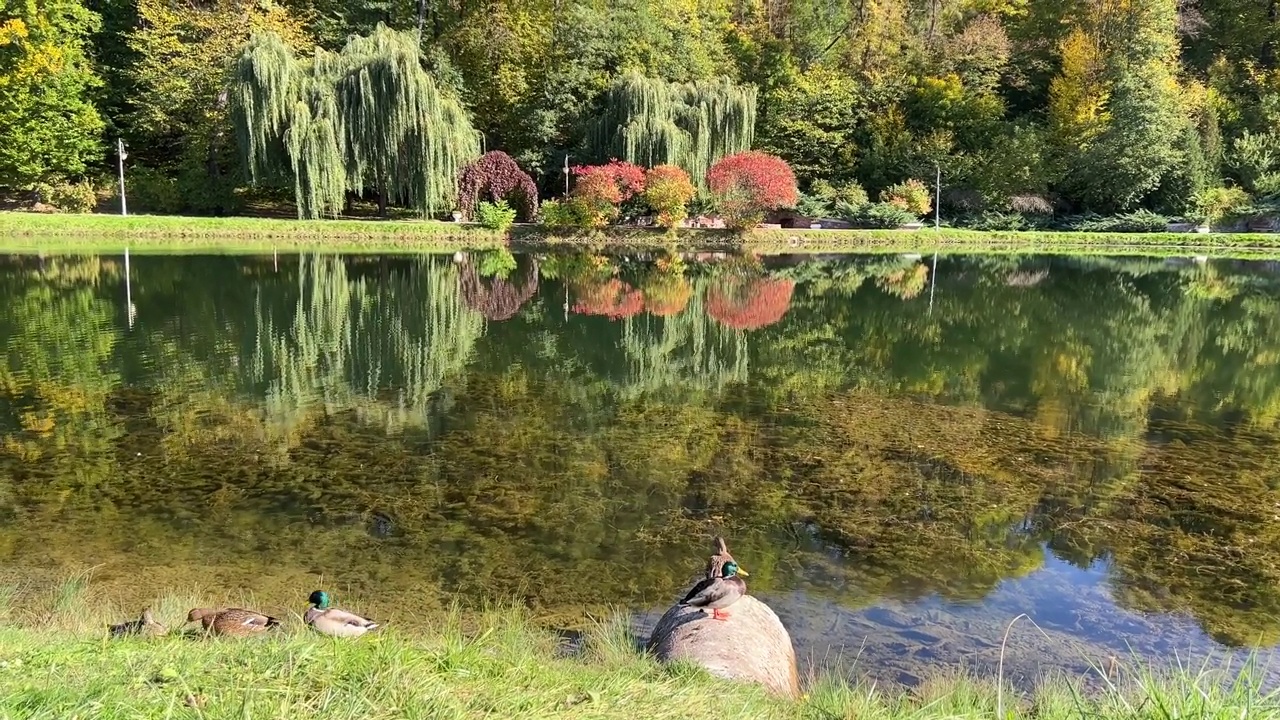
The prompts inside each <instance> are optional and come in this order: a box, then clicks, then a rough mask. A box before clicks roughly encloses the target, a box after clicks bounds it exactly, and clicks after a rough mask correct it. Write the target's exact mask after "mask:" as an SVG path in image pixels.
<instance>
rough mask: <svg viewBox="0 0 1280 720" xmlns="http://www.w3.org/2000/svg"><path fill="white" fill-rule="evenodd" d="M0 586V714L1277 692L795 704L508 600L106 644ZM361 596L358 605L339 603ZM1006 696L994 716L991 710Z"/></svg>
mask: <svg viewBox="0 0 1280 720" xmlns="http://www.w3.org/2000/svg"><path fill="white" fill-rule="evenodd" d="M13 597H14V594H13V592H12V591H11V590H10V591H5V592H0V602H3V603H4V604H3V605H0V718H3V719H4V720H9V719H11V718H15V719H16V718H24V719H25V718H31V719H33V720H35V719H43V718H49V719H52V718H59V719H62V718H72V717H79V718H103V719H105V720H112V719H114V718H126V717H127V718H162V717H163V718H170V717H191V718H232V717H235V718H244V717H253V718H268V717H280V718H285V717H287V718H298V719H302V720H306V719H308V718H325V719H326V720H331V719H338V718H373V719H376V718H428V717H429V718H479V717H494V718H515V717H520V718H553V717H554V718H599V719H601V720H610V719H612V718H619V719H624V718H625V719H627V720H630V719H631V718H634V717H637V716H640V717H646V718H650V719H652V720H667V719H671V720H675V719H676V718H690V719H695V720H696V719H699V718H706V719H707V720H731V719H734V718H753V719H754V718H781V719H786V718H796V719H801V718H805V719H807V718H814V719H818V718H822V719H849V720H852V719H853V718H858V719H859V720H862V719H870V720H876V719H880V720H898V719H905V718H911V719H914V720H943V719H944V718H947V719H952V718H975V719H976V718H995V717H1002V718H1028V719H1030V718H1034V719H1036V720H1073V719H1077V718H1078V719H1080V720H1084V719H1085V718H1091V719H1092V718H1101V719H1104V720H1107V719H1111V718H1116V719H1119V718H1134V719H1147V718H1150V719H1152V720H1154V719H1156V718H1224V719H1225V718H1242V717H1247V718H1260V717H1277V716H1280V700H1278V699H1277V697H1276V696H1275V695H1274V694H1271V693H1265V692H1262V691H1260V690H1258V689H1256V688H1255V687H1253V686H1252V685H1251V683H1250V682H1249V680H1248V676H1247V675H1244V674H1242V675H1239V676H1230V675H1223V674H1219V673H1211V672H1198V671H1196V670H1194V669H1183V670H1178V671H1173V672H1171V673H1167V674H1160V675H1155V674H1148V673H1145V672H1142V671H1138V672H1134V673H1129V672H1128V671H1126V670H1124V669H1121V670H1120V671H1119V676H1120V677H1119V679H1117V680H1114V681H1108V682H1102V681H1098V682H1095V685H1097V687H1096V688H1095V689H1093V690H1090V691H1083V690H1079V689H1078V688H1080V687H1081V686H1082V685H1083V683H1082V682H1080V679H1075V680H1071V679H1060V680H1054V681H1047V682H1046V683H1045V684H1044V685H1043V686H1042V687H1041V688H1040V689H1039V690H1037V691H1035V692H1032V693H1029V694H1023V693H1017V692H1015V691H1012V690H1008V689H1006V690H1005V691H1004V692H1003V693H997V691H996V685H995V683H994V682H993V681H983V680H977V679H972V678H966V677H963V676H958V675H950V676H939V677H937V678H935V679H933V680H930V681H926V682H925V683H924V684H923V685H922V686H921V687H918V688H915V689H898V688H883V687H882V688H875V687H867V686H858V685H852V684H849V683H848V682H845V681H844V680H841V679H834V678H824V679H812V680H810V682H808V683H807V686H806V692H805V695H804V697H803V698H802V699H800V700H799V701H795V702H793V701H789V700H783V699H778V698H773V697H769V696H768V695H766V694H765V693H764V692H763V691H762V690H761V689H759V688H756V687H754V686H748V685H741V684H736V683H730V682H726V681H721V680H717V679H715V678H712V677H711V676H709V675H708V674H707V673H705V672H704V671H702V670H701V669H700V668H697V667H693V666H690V665H683V664H676V665H672V666H662V665H660V664H658V663H656V662H655V661H653V660H652V659H650V658H648V657H646V656H644V655H643V654H641V653H640V652H639V651H637V650H636V649H635V648H636V644H635V640H634V638H632V637H631V636H630V635H629V634H628V630H627V627H626V624H625V622H623V621H620V620H611V621H602V622H600V623H597V624H596V625H595V626H594V627H593V628H592V629H591V630H589V631H588V632H587V633H586V635H585V637H584V638H583V641H582V650H581V652H580V653H576V654H573V655H568V654H566V653H565V652H564V651H563V646H562V645H561V641H560V639H559V638H558V636H557V635H556V634H555V633H553V632H551V631H549V630H546V629H544V628H540V627H537V626H536V625H534V624H533V623H532V622H531V621H530V620H529V618H528V615H527V614H526V613H525V612H524V611H522V610H497V611H491V612H487V613H482V614H479V615H474V614H473V615H463V614H462V613H459V612H450V613H444V614H442V615H441V616H440V617H439V618H438V620H436V621H435V622H434V623H433V624H432V625H431V629H430V630H426V631H422V632H420V633H418V634H413V635H411V634H408V633H405V632H403V631H400V630H397V629H396V628H395V627H394V626H390V627H387V628H384V629H382V630H380V631H378V632H377V633H375V634H373V635H369V636H367V637H365V638H362V639H360V640H358V641H333V640H330V639H328V638H323V637H320V636H318V635H315V634H312V633H310V632H309V631H307V630H306V628H305V627H304V626H303V625H302V622H301V619H300V617H299V616H298V615H297V614H296V613H295V614H284V613H281V612H279V611H275V610H270V609H269V610H270V611H273V612H276V613H277V614H278V615H280V616H281V617H282V619H283V620H284V622H285V628H284V629H283V630H282V631H280V632H278V633H276V634H274V635H272V636H270V637H264V638H254V639H249V640H229V639H213V640H210V639H201V638H199V637H198V636H195V635H190V634H185V635H184V634H182V633H181V631H180V630H179V628H178V626H179V625H180V624H181V622H182V620H185V617H186V611H187V609H188V608H190V607H193V606H201V605H207V604H209V602H208V599H207V598H199V597H191V596H188V597H183V596H177V595H171V596H168V597H165V598H164V599H162V600H160V601H159V602H157V603H156V604H155V605H154V609H155V611H156V615H157V619H158V620H160V621H161V622H164V623H166V624H168V625H169V628H170V634H169V635H168V636H166V637H161V638H153V639H142V638H132V639H125V640H108V639H106V633H105V626H106V625H107V624H108V623H109V622H113V621H118V620H121V619H125V618H127V617H129V616H136V610H134V611H132V612H124V611H121V610H118V609H116V608H113V607H111V606H110V605H109V604H107V603H102V602H100V601H99V600H98V599H96V598H94V597H93V596H91V595H90V594H89V592H88V590H87V588H86V587H85V586H84V585H83V584H82V583H68V584H66V585H64V586H63V587H61V588H59V589H58V590H57V591H55V592H54V593H52V594H51V595H50V596H49V597H48V598H47V600H46V601H44V602H41V603H37V605H36V607H30V606H27V607H24V608H18V607H16V606H13V603H11V602H10V601H11V599H12V598H13ZM354 609H358V608H354ZM1001 707H1003V709H1004V713H1003V715H1001V714H1000V713H998V712H997V710H998V709H999V708H1001Z"/></svg>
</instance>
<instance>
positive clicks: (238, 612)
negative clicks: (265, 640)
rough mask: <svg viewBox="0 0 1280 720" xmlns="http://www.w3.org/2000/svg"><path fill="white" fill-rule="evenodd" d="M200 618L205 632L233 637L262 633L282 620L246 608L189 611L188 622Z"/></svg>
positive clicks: (276, 625)
mask: <svg viewBox="0 0 1280 720" xmlns="http://www.w3.org/2000/svg"><path fill="white" fill-rule="evenodd" d="M197 620H199V621H200V623H201V624H202V625H203V626H204V630H205V632H209V633H213V634H214V635H229V636H231V637H248V636H250V635H261V634H262V633H264V632H266V631H267V630H268V629H270V628H273V627H279V626H280V621H279V620H277V619H275V618H273V617H270V616H268V615H263V614H262V613H260V612H255V611H253V610H245V609H244V608H218V609H214V608H195V609H194V610H192V611H191V612H189V613H187V622H189V623H192V622H195V621H197Z"/></svg>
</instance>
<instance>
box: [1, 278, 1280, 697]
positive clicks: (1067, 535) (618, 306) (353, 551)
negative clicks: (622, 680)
mask: <svg viewBox="0 0 1280 720" xmlns="http://www.w3.org/2000/svg"><path fill="white" fill-rule="evenodd" d="M1275 270H1276V268H1275V267H1274V266H1273V265H1271V264H1267V263H1237V262H1211V263H1208V264H1205V265H1197V264H1193V263H1189V262H1178V261H1159V260H1141V259H1138V260H1107V259H1064V258H1057V259H1048V258H1034V257H1030V258H1008V257H1004V258H996V257H965V258H942V259H940V260H939V261H938V264H937V268H936V273H935V272H934V271H933V264H932V259H929V260H927V261H922V260H920V259H918V258H904V257H897V256H891V257H884V256H881V257H819V258H798V257H797V258H770V259H766V260H760V259H756V258H736V257H720V256H687V257H676V256H669V255H658V256H654V257H643V258H634V257H633V258H619V257H609V256H604V255H594V254H590V253H573V254H564V255H548V256H543V257H537V258H535V257H518V258H517V257H512V256H510V254H508V253H505V252H490V253H484V254H477V255H467V254H463V255H459V256H457V257H450V256H385V257H339V256H325V255H319V256H312V255H307V256H300V257H298V256H294V257H280V258H271V257H268V258H233V257H146V256H143V257H139V256H134V257H132V258H130V261H129V265H128V270H127V272H126V267H125V264H124V258H123V257H121V258H112V257H93V256H83V257H71V256H68V257H51V258H35V257H13V258H9V259H8V260H7V261H6V262H4V263H3V265H0V300H3V303H2V304H0V337H2V338H4V343H5V345H4V349H5V354H4V361H3V363H2V364H0V432H2V433H3V445H2V447H0V566H2V567H6V568H9V572H10V573H11V574H13V575H14V576H15V577H17V578H19V579H30V578H39V577H56V576H57V575H58V574H65V573H67V572H70V571H71V570H73V569H81V568H84V567H89V566H97V567H98V570H97V571H96V575H95V578H96V580H95V581H96V582H97V583H99V584H100V585H102V587H103V591H104V592H109V593H111V594H115V595H123V596H130V595H131V594H132V595H133V596H138V597H140V598H141V597H145V596H146V595H147V594H148V593H151V592H154V591H155V589H156V588H159V587H171V586H175V585H181V586H189V585H191V584H193V583H199V584H201V585H203V586H205V587H210V588H216V589H228V590H232V591H237V592H238V591H242V590H251V591H253V592H256V593H258V594H260V595H262V596H265V597H267V598H270V599H272V600H273V601H276V602H281V603H285V604H291V605H296V604H297V602H298V598H297V596H298V593H299V592H301V591H302V590H303V589H306V588H310V587H311V586H312V585H314V584H315V583H316V582H317V576H322V577H323V578H324V582H326V583H329V584H331V585H332V586H333V587H338V588H341V589H342V590H344V591H345V592H346V593H348V594H350V593H362V594H367V595H368V596H369V597H370V598H371V601H370V604H371V605H373V606H374V607H373V608H372V609H377V610H379V611H380V613H381V615H380V616H387V615H390V616H395V614H396V610H397V608H400V609H401V612H403V608H404V607H414V608H415V609H421V608H423V606H424V605H425V606H427V607H428V608H429V607H430V606H431V605H433V604H435V605H443V604H447V603H449V602H451V601H452V600H454V599H460V600H461V601H462V602H463V603H464V604H471V605H479V604H481V603H483V602H485V601H487V600H490V599H494V598H508V597H511V596H516V597H518V598H520V599H521V600H523V601H524V602H526V603H527V604H528V605H529V606H531V607H533V608H535V610H536V611H537V612H538V613H539V614H541V615H543V616H545V617H546V618H548V620H549V621H552V622H556V623H560V624H565V625H572V624H574V623H577V622H581V620H582V618H583V617H584V613H586V612H599V611H603V610H605V609H606V608H607V607H609V606H614V605H622V606H626V607H630V608H633V609H635V610H637V611H639V612H640V619H641V622H643V620H644V619H645V617H647V616H646V614H645V613H646V612H652V611H655V610H660V609H662V608H663V607H664V606H665V604H666V603H667V602H669V601H670V600H671V599H672V598H673V597H675V596H676V595H677V593H679V592H680V589H681V588H682V587H683V586H684V584H685V583H687V582H688V581H689V579H690V578H691V577H692V575H693V573H695V572H696V571H697V569H698V562H697V558H698V557H701V556H702V555H704V554H705V544H706V538H707V537H708V536H709V535H710V534H711V533H713V532H725V533H729V534H730V535H731V536H732V537H733V538H734V540H735V542H734V552H735V555H736V556H738V557H739V558H742V559H743V561H744V562H745V563H747V564H748V567H749V568H750V569H751V571H752V579H753V580H754V581H755V582H754V583H753V584H752V589H753V592H756V593H758V594H761V595H762V596H764V597H765V598H766V599H768V600H769V601H770V602H772V603H774V604H775V606H776V607H778V608H779V610H780V612H781V614H782V615H783V617H784V620H786V621H787V622H788V624H789V625H792V626H793V629H794V630H795V632H796V636H797V640H798V642H799V643H800V644H801V649H802V654H806V655H808V654H813V655H816V656H819V657H826V656H828V654H829V653H828V651H829V649H830V648H833V647H834V648H836V649H837V651H838V649H839V648H841V647H848V648H859V647H862V648H863V650H862V652H863V657H864V659H866V660H867V662H868V663H869V665H870V669H873V670H875V669H876V668H879V669H880V670H882V671H883V672H884V673H886V677H888V676H893V677H899V678H901V677H909V676H911V675H912V674H913V673H914V672H915V671H914V670H912V668H913V667H915V666H916V665H918V664H919V663H959V662H970V663H974V664H977V665H980V666H985V665H986V664H988V663H989V661H990V659H991V657H992V655H991V647H992V643H993V642H995V643H998V638H999V635H1000V634H1001V633H1002V632H1003V626H1004V624H1005V623H1007V622H1008V620H1010V619H1011V618H1012V617H1013V616H1015V615H1017V614H1018V613H1021V612H1028V613H1030V614H1031V615H1032V617H1034V618H1035V619H1036V620H1037V622H1039V623H1040V624H1041V625H1042V626H1043V627H1044V628H1045V629H1046V631H1047V632H1048V633H1049V636H1050V637H1051V639H1052V642H1049V643H1048V645H1049V646H1046V642H1048V641H1045V640H1044V638H1043V636H1036V637H1039V638H1041V639H1039V640H1037V639H1035V638H1031V637H1027V638H1025V639H1024V640H1023V644H1022V645H1021V646H1020V647H1022V648H1023V650H1022V651H1019V652H1022V653H1023V654H1024V655H1026V662H1027V663H1032V662H1033V661H1034V662H1036V663H1042V662H1051V663H1059V664H1060V665H1061V666H1063V667H1072V666H1073V663H1078V662H1080V658H1081V653H1079V652H1078V651H1077V647H1078V645H1077V644H1081V645H1080V646H1083V647H1086V648H1088V649H1089V650H1088V652H1094V653H1100V652H1112V653H1114V652H1117V651H1123V649H1124V648H1126V647H1129V646H1132V647H1134V648H1136V649H1138V650H1139V651H1142V652H1147V653H1151V654H1161V653H1164V652H1166V651H1167V650H1169V649H1170V648H1174V647H1187V648H1192V649H1202V650H1203V649H1209V648H1212V647H1215V643H1220V644H1222V645H1225V646H1229V647H1241V648H1250V647H1258V646H1262V647H1267V646H1271V645H1274V644H1276V643H1277V642H1280V594H1278V593H1280V570H1278V569H1277V561H1280V492H1278V491H1280V480H1277V478H1280V460H1277V459H1276V458H1277V455H1276V452H1275V451H1276V445H1277V442H1276V440H1277V433H1278V432H1280V430H1278V428H1277V422H1278V421H1280V414H1278V412H1277V411H1278V410H1280V370H1277V360H1278V359H1280V293H1278V292H1277V290H1278V288H1280V286H1278V284H1277V280H1276V278H1277V274H1276V272H1275ZM931 282H932V283H933V284H934V288H933V293H932V297H930V293H927V292H926V289H927V287H928V286H929V285H930V283H931ZM126 298H127V300H126ZM126 302H131V303H132V306H126V304H125V303H126ZM131 310H132V311H133V313H132V314H131V312H130V311H131ZM303 594H304V595H305V593H303ZM405 598H412V600H411V601H407V602H405V603H403V604H401V602H400V601H402V600H404V599H405ZM379 602H381V603H385V604H386V607H385V608H378V607H377V603H379ZM402 620H403V621H405V622H412V621H413V619H412V618H409V617H405V618H402ZM864 643H865V647H864ZM1050 646H1051V647H1050ZM850 652H853V651H852V650H851V651H850ZM1086 654H1087V653H1086ZM872 660H874V662H871V661H872ZM864 669H868V668H865V667H864ZM1023 670H1024V671H1029V670H1027V668H1026V667H1025V666H1024V667H1023Z"/></svg>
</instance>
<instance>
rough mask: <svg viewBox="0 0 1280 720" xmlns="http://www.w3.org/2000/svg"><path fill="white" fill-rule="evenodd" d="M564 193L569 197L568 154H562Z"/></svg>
mask: <svg viewBox="0 0 1280 720" xmlns="http://www.w3.org/2000/svg"><path fill="white" fill-rule="evenodd" d="M564 195H565V197H569V156H568V155H565V156H564Z"/></svg>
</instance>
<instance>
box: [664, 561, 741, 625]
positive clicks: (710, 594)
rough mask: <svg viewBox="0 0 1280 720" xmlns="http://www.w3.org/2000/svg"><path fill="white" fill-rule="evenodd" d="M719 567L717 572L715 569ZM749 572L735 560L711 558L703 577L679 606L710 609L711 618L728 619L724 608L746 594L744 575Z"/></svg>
mask: <svg viewBox="0 0 1280 720" xmlns="http://www.w3.org/2000/svg"><path fill="white" fill-rule="evenodd" d="M717 568H718V569H719V573H716V572H715V570H716V569H717ZM750 575H751V574H750V573H748V572H747V571H746V570H744V569H743V568H742V567H740V566H739V565H738V563H737V561H735V560H732V559H729V560H723V561H722V560H720V559H719V558H715V557H713V558H712V562H711V567H710V568H709V569H708V571H707V577H706V578H704V579H703V580H702V581H701V582H699V583H698V584H697V585H694V586H693V589H692V590H690V591H689V594H688V595H685V596H684V599H683V600H681V601H680V605H681V607H693V608H698V609H700V610H711V618H712V619H713V620H728V619H729V613H727V612H725V611H724V609H725V608H727V607H729V606H730V605H732V604H734V603H736V602H738V601H739V600H741V599H742V596H744V595H746V594H747V582H746V581H745V580H743V579H742V578H744V577H750Z"/></svg>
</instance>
